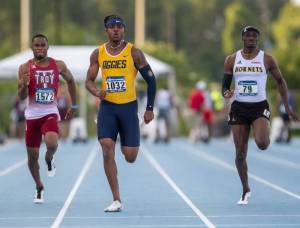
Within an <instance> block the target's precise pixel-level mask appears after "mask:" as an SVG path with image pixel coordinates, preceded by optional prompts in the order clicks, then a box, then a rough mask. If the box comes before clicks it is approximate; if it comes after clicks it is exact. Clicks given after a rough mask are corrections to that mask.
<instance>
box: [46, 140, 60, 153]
mask: <svg viewBox="0 0 300 228" xmlns="http://www.w3.org/2000/svg"><path fill="white" fill-rule="evenodd" d="M57 147H58V144H57V142H50V143H47V150H48V151H51V152H55V151H56V149H57Z"/></svg>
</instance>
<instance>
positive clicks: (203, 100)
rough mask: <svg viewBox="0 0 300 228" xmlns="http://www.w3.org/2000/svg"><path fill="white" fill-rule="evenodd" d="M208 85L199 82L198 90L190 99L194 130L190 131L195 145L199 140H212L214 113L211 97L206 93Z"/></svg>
mask: <svg viewBox="0 0 300 228" xmlns="http://www.w3.org/2000/svg"><path fill="white" fill-rule="evenodd" d="M205 89H206V83H205V82H204V81H198V82H197V83H196V89H194V90H193V91H192V92H191V94H190V96H189V98H188V106H189V108H190V109H191V111H192V118H191V120H192V128H191V130H190V136H189V137H190V139H191V140H192V142H193V143H196V142H197V141H198V140H203V141H204V142H208V141H209V140H210V125H211V120H212V113H211V109H210V107H209V106H211V105H209V104H211V103H210V101H209V100H208V99H209V96H207V93H206V92H205Z"/></svg>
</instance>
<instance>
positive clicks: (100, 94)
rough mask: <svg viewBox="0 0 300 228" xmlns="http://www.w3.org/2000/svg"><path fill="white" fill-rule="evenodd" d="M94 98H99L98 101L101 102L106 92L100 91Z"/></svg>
mask: <svg viewBox="0 0 300 228" xmlns="http://www.w3.org/2000/svg"><path fill="white" fill-rule="evenodd" d="M96 96H97V97H99V98H100V100H103V99H104V98H105V96H106V90H104V89H100V90H99V91H98V92H97V93H96Z"/></svg>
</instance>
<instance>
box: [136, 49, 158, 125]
mask: <svg viewBox="0 0 300 228" xmlns="http://www.w3.org/2000/svg"><path fill="white" fill-rule="evenodd" d="M131 54H132V58H133V62H134V65H135V67H136V68H137V69H138V70H139V72H140V74H141V75H142V77H143V78H144V80H145V81H146V83H147V107H146V112H145V114H144V121H145V123H146V124H147V123H149V122H150V121H151V120H153V118H154V113H153V105H154V100H155V93H156V80H155V76H154V74H153V71H152V70H151V67H150V66H149V64H148V62H147V60H146V58H145V56H144V54H143V52H142V51H141V50H140V49H137V48H134V47H133V48H132V49H131Z"/></svg>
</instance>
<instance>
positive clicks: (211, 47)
mask: <svg viewBox="0 0 300 228" xmlns="http://www.w3.org/2000/svg"><path fill="white" fill-rule="evenodd" d="M145 2H146V28H145V30H146V40H147V42H146V43H145V45H144V46H143V47H142V49H143V50H144V51H145V52H147V53H149V54H151V55H153V56H155V57H157V58H159V59H161V60H163V61H165V62H167V63H169V64H170V65H172V66H173V67H174V69H175V70H176V76H177V85H178V88H177V93H178V95H179V96H180V97H181V98H182V100H185V97H186V95H187V93H188V91H189V90H190V89H191V88H192V87H194V84H195V82H196V81H198V80H199V79H204V80H206V81H207V82H220V80H221V77H222V75H223V62H224V59H225V57H226V56H227V55H228V54H231V53H232V52H234V51H235V50H237V49H240V48H242V42H241V30H242V28H243V27H244V26H245V25H249V24H251V25H255V26H257V27H258V28H260V30H261V37H260V47H261V48H263V49H265V50H266V51H267V52H269V53H271V54H272V55H274V56H275V57H276V58H277V60H278V63H279V66H280V68H281V70H282V73H283V75H284V77H285V78H286V80H287V82H288V85H289V87H291V88H292V89H293V91H295V93H296V94H297V93H298V91H299V87H300V77H299V76H298V74H299V72H300V16H299V15H300V7H299V6H295V5H291V4H290V1H289V0H209V1H207V0H184V1H183V0H146V1H145ZM134 4H135V1H134V0H31V12H32V15H31V25H32V27H31V35H34V34H36V33H45V34H46V35H47V36H48V37H49V41H50V44H56V45H59V44H61V45H98V44H99V43H102V42H105V41H106V33H105V30H104V27H103V18H104V17H105V16H106V15H108V14H120V15H122V16H123V17H124V19H125V21H126V25H127V27H126V39H128V40H130V41H134ZM0 24H1V26H0V59H1V58H4V57H7V56H9V55H11V54H14V53H17V52H19V50H20V44H19V43H20V41H19V37H20V0H1V1H0ZM6 83H8V84H6ZM0 88H1V91H0V96H1V97H0V98H1V101H0V102H1V107H2V108H1V116H0V124H1V126H0V129H2V131H7V122H8V120H7V117H8V114H7V112H8V111H5V112H4V111H3V110H4V108H6V107H7V108H9V107H10V103H9V102H10V100H11V99H13V98H11V97H13V96H14V95H16V86H15V85H11V82H3V81H2V82H1V85H0ZM268 88H269V89H270V94H272V91H273V90H275V89H276V85H275V84H274V82H273V80H269V82H268ZM274 94H275V92H274ZM272 100H273V99H272ZM274 105H275V104H274Z"/></svg>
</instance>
